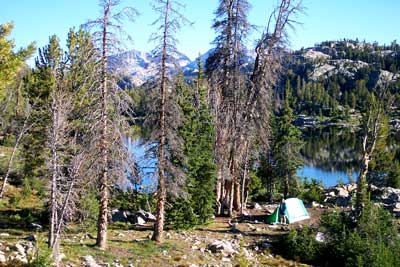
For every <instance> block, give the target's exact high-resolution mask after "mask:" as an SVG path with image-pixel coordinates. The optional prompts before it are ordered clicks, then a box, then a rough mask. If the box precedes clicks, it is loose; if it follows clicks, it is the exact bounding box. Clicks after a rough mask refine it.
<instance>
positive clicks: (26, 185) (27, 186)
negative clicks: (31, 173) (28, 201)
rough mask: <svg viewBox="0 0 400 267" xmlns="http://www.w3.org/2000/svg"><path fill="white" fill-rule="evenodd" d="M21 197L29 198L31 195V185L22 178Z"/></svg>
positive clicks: (27, 180)
mask: <svg viewBox="0 0 400 267" xmlns="http://www.w3.org/2000/svg"><path fill="white" fill-rule="evenodd" d="M22 195H23V196H24V197H29V196H31V195H32V187H31V183H30V182H29V179H27V178H24V180H23V190H22Z"/></svg>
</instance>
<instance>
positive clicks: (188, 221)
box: [166, 198, 199, 230]
mask: <svg viewBox="0 0 400 267" xmlns="http://www.w3.org/2000/svg"><path fill="white" fill-rule="evenodd" d="M192 206H193V203H191V202H190V201H188V200H187V199H183V198H178V199H175V200H174V203H173V207H172V208H171V209H168V210H167V216H166V217H167V218H166V223H167V225H168V226H169V227H170V228H172V229H175V230H176V229H190V228H192V227H193V226H195V225H197V224H199V220H198V216H197V215H196V213H195V211H194V210H193V208H192Z"/></svg>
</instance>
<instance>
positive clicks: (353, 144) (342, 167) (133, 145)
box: [126, 127, 400, 189]
mask: <svg viewBox="0 0 400 267" xmlns="http://www.w3.org/2000/svg"><path fill="white" fill-rule="evenodd" d="M303 139H304V142H305V143H304V148H303V149H302V151H301V153H302V156H303V159H304V166H303V167H301V168H300V169H299V170H298V171H297V175H298V176H299V177H300V178H301V179H304V178H307V179H309V180H311V178H315V179H317V180H320V181H321V182H322V184H323V185H324V186H334V185H336V184H337V183H338V182H339V181H340V182H344V183H348V182H349V181H350V180H353V181H356V179H357V176H358V172H359V166H360V156H361V140H362V138H361V136H360V134H359V133H358V132H356V131H353V130H351V129H348V128H332V127H330V128H316V129H304V130H303ZM399 141H400V136H399V135H398V136H392V137H391V138H389V140H388V147H389V148H390V149H391V150H392V149H395V150H396V151H398V154H399V155H400V147H399V144H400V142H399ZM126 144H127V147H128V149H129V150H130V151H132V152H133V154H134V155H135V158H136V161H137V163H138V165H139V167H140V169H141V176H142V177H143V181H142V186H145V187H147V188H150V187H153V189H154V187H155V184H156V177H154V176H153V172H154V170H155V166H156V162H157V161H156V160H155V159H149V158H148V157H146V155H145V146H144V145H143V144H142V142H141V141H140V140H139V139H135V140H132V139H127V140H126Z"/></svg>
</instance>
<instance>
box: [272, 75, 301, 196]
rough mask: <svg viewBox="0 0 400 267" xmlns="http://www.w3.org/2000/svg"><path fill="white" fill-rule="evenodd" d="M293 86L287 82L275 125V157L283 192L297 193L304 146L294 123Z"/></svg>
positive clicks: (285, 193) (286, 194) (286, 193)
mask: <svg viewBox="0 0 400 267" xmlns="http://www.w3.org/2000/svg"><path fill="white" fill-rule="evenodd" d="M291 101H292V95H291V88H290V83H289V81H287V82H286V88H285V99H284V104H283V108H282V109H281V111H280V114H278V116H277V117H276V125H275V126H274V140H273V157H274V160H275V162H276V166H275V168H276V173H277V175H278V176H280V177H281V178H282V179H283V194H284V197H287V196H288V195H289V194H296V189H297V181H296V176H295V174H296V170H297V169H298V168H299V167H300V166H301V165H302V157H301V154H300V149H301V147H302V146H303V142H302V141H301V132H300V130H299V129H298V128H297V127H296V126H294V125H293V123H292V122H293V110H292V108H291Z"/></svg>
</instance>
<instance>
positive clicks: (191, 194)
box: [167, 68, 216, 228]
mask: <svg viewBox="0 0 400 267" xmlns="http://www.w3.org/2000/svg"><path fill="white" fill-rule="evenodd" d="M199 69H201V68H199ZM176 92H177V97H178V104H179V106H180V108H181V110H182V112H183V123H182V125H181V127H180V128H179V133H180V135H181V136H182V138H183V141H184V150H183V153H184V157H185V159H186V160H185V161H179V160H178V161H177V163H178V165H180V167H181V168H183V169H184V171H185V174H186V188H185V191H186V192H185V193H186V196H185V197H184V198H179V199H177V200H175V201H174V203H173V207H172V208H171V209H170V210H169V211H167V212H168V213H169V214H168V215H167V217H168V218H169V223H170V224H173V225H175V226H173V227H174V228H179V227H183V228H188V227H189V225H192V226H194V225H196V224H204V223H206V222H207V221H208V220H209V218H210V217H211V215H212V214H213V213H214V197H215V196H214V181H215V176H216V173H215V172H216V167H215V164H214V162H213V144H214V125H213V121H212V117H211V115H210V111H209V109H208V106H207V103H206V87H205V85H204V81H203V77H202V73H201V71H200V72H199V76H198V79H197V81H196V83H195V84H194V86H192V87H189V86H188V85H187V84H186V83H185V82H184V79H183V75H182V74H180V75H179V76H178V80H177V84H176ZM183 219H184V220H186V221H185V222H183V221H182V220H183ZM179 225H181V226H179Z"/></svg>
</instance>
